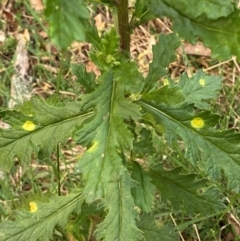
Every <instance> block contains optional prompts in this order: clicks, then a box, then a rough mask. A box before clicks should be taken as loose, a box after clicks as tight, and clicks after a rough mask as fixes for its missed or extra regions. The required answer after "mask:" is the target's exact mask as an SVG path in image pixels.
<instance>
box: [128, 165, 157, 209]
mask: <svg viewBox="0 0 240 241" xmlns="http://www.w3.org/2000/svg"><path fill="white" fill-rule="evenodd" d="M132 179H133V180H135V182H136V183H137V185H136V187H134V188H133V189H132V194H133V196H134V198H135V204H136V205H137V206H138V207H140V208H141V209H142V211H143V212H150V211H151V208H152V205H153V203H154V190H155V187H154V185H153V184H152V183H151V179H150V177H149V176H148V173H147V172H145V171H144V170H143V169H142V167H141V166H140V165H139V164H138V163H137V162H134V163H133V172H132Z"/></svg>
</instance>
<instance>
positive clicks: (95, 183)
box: [76, 71, 140, 202]
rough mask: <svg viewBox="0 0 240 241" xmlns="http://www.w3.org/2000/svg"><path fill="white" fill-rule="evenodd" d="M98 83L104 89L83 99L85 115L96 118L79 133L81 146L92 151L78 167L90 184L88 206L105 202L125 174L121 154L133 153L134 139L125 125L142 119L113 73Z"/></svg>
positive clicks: (78, 170)
mask: <svg viewBox="0 0 240 241" xmlns="http://www.w3.org/2000/svg"><path fill="white" fill-rule="evenodd" d="M98 81H99V82H100V83H101V85H100V86H99V87H98V88H97V89H96V90H95V91H94V92H92V93H91V94H89V95H86V96H84V97H83V99H82V105H83V111H86V110H88V109H94V112H95V116H94V118H93V119H92V120H91V121H88V122H87V123H85V125H82V126H81V128H80V130H78V131H77V132H76V136H77V139H78V142H79V143H81V144H82V145H85V146H88V147H89V148H88V150H87V151H86V152H85V153H84V155H83V156H82V157H81V158H80V159H79V161H78V163H77V166H76V171H77V172H79V173H80V172H81V173H83V178H84V180H86V184H85V188H84V191H83V193H84V194H85V195H86V196H87V202H92V201H93V200H95V199H98V198H102V197H103V196H104V195H105V194H106V190H107V189H108V186H109V183H110V182H112V181H116V180H118V178H119V175H121V174H122V173H124V172H125V170H126V168H125V167H124V165H123V163H122V159H121V157H120V153H121V151H122V150H130V149H132V146H133V144H132V140H133V136H132V133H131V132H130V131H129V130H128V128H127V125H126V124H125V123H124V121H125V120H129V119H130V118H132V119H133V120H137V119H138V118H139V117H140V112H139V107H138V106H137V105H136V104H134V103H132V102H131V101H129V100H128V99H126V98H125V96H124V90H123V89H122V88H121V86H120V85H119V83H118V81H116V80H115V79H114V75H113V72H112V71H109V72H106V73H105V74H103V75H102V76H101V78H100V79H99V80H98Z"/></svg>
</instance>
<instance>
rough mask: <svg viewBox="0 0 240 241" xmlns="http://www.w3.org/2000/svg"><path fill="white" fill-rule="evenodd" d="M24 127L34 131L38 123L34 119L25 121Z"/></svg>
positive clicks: (26, 129)
mask: <svg viewBox="0 0 240 241" xmlns="http://www.w3.org/2000/svg"><path fill="white" fill-rule="evenodd" d="M22 128H23V129H24V130H25V131H33V130H34V129H35V128H36V125H35V124H34V123H33V122H32V121H25V123H24V124H23V125H22Z"/></svg>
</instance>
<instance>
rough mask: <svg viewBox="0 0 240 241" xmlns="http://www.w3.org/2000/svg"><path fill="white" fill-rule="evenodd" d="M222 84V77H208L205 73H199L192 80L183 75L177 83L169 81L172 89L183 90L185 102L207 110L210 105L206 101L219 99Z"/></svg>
mask: <svg viewBox="0 0 240 241" xmlns="http://www.w3.org/2000/svg"><path fill="white" fill-rule="evenodd" d="M221 82H222V77H219V76H206V75H205V74H204V72H202V71H197V72H196V73H195V75H194V76H193V77H192V78H189V77H188V76H187V74H186V73H185V74H182V75H181V77H180V80H179V81H178V82H177V83H175V82H171V81H169V84H170V86H171V87H175V86H177V87H178V88H179V89H180V90H181V92H182V93H183V94H184V96H185V102H187V103H192V104H194V105H195V106H196V107H199V108H202V109H207V108H210V105H209V104H208V103H207V102H206V101H208V100H210V99H216V98H217V91H218V90H220V89H221ZM172 98H173V97H172ZM166 104H167V103H166Z"/></svg>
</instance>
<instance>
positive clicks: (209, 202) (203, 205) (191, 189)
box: [149, 166, 225, 214]
mask: <svg viewBox="0 0 240 241" xmlns="http://www.w3.org/2000/svg"><path fill="white" fill-rule="evenodd" d="M180 170H181V168H176V169H174V170H171V171H166V170H164V169H163V168H161V167H159V166H155V167H153V168H151V169H150V170H149V176H150V177H151V178H152V182H153V184H154V185H155V186H156V187H157V188H158V189H159V191H160V193H161V197H162V199H163V200H165V201H166V200H170V201H171V205H172V207H173V209H174V210H176V211H177V210H180V209H182V208H183V210H185V211H186V212H195V213H201V214H209V213H210V212H214V211H217V210H219V209H224V208H225V205H224V204H223V202H222V201H221V200H220V192H219V191H217V190H216V189H214V188H209V189H208V191H207V192H203V193H201V194H199V193H198V192H197V191H199V189H200V188H201V187H203V185H204V184H205V183H206V180H200V181H195V177H196V175H195V174H190V175H181V174H179V172H180Z"/></svg>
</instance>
